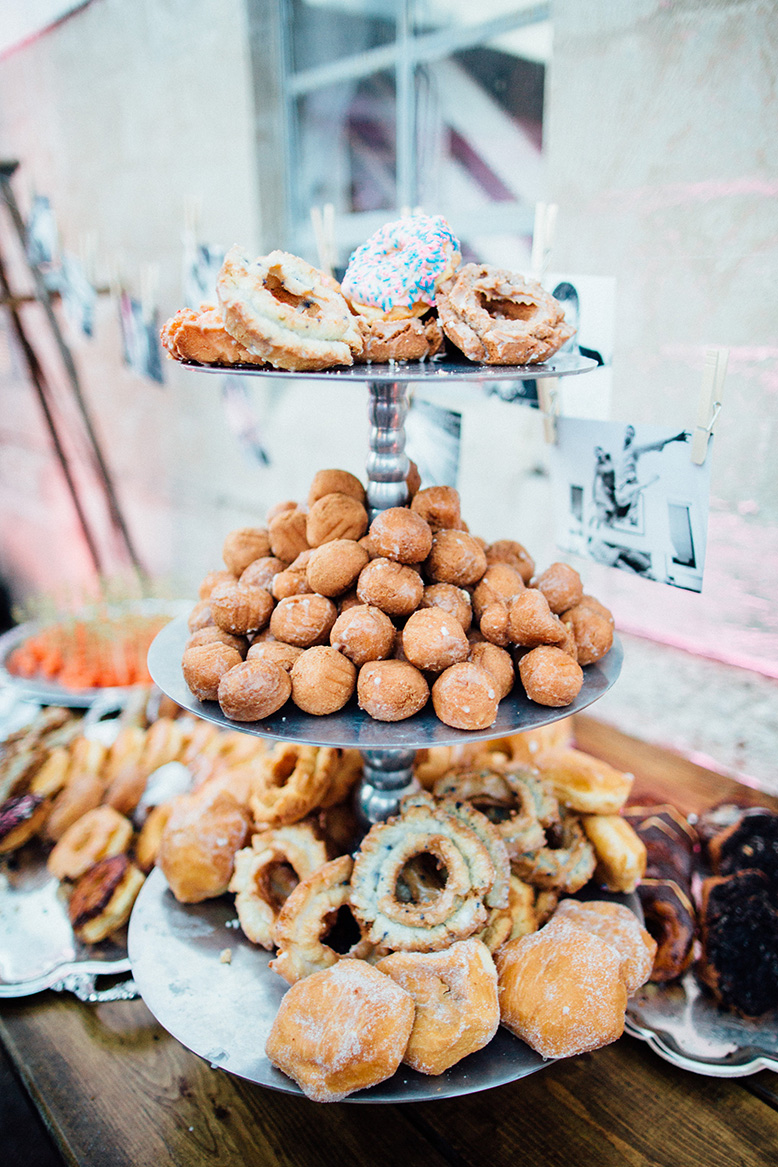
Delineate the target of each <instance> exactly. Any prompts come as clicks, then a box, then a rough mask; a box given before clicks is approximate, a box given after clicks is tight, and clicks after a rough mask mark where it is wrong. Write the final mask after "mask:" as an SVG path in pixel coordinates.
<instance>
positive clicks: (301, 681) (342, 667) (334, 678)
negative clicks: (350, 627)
mask: <svg viewBox="0 0 778 1167" xmlns="http://www.w3.org/2000/svg"><path fill="white" fill-rule="evenodd" d="M356 678H357V670H356V667H355V666H354V665H353V664H352V663H351V661H350V660H348V659H347V658H346V657H345V656H343V654H342V653H340V652H338V650H337V649H336V648H331V647H328V646H324V645H319V646H317V647H314V648H309V649H306V651H305V652H304V653H303V654H302V655H301V656H299V657H298V658H297V660H296V661H295V662H294V665H293V667H292V672H291V682H292V700H293V701H294V703H295V705H296V706H297V707H298V709H302V711H303V712H304V713H310V714H312V715H314V716H317V717H319V716H324V715H326V714H328V713H337V711H338V710H339V709H342V708H343V706H344V705H345V704H346V702H347V701H348V700H349V698H350V697H351V694H352V693H353V692H354V686H355V684H356Z"/></svg>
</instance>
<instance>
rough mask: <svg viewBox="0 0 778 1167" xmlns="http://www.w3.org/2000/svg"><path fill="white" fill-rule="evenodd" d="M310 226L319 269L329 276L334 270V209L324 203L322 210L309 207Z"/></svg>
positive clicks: (331, 205)
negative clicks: (314, 241)
mask: <svg viewBox="0 0 778 1167" xmlns="http://www.w3.org/2000/svg"><path fill="white" fill-rule="evenodd" d="M311 224H312V226H313V237H314V239H315V240H316V253H317V255H318V257H319V268H320V269H321V271H323V272H326V274H327V275H329V276H331V275H332V274H333V272H334V270H335V207H334V206H333V204H332V203H325V204H324V208H323V209H322V208H321V207H311Z"/></svg>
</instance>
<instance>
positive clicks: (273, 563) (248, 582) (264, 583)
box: [238, 555, 286, 592]
mask: <svg viewBox="0 0 778 1167" xmlns="http://www.w3.org/2000/svg"><path fill="white" fill-rule="evenodd" d="M285 567H286V564H285V563H283V562H282V561H281V560H280V559H276V557H275V556H274V555H263V556H262V557H261V559H255V560H254V562H253V563H250V564H249V565H248V567H247V568H246V570H245V571H244V572H243V573H242V574H241V577H240V579H239V580H238V583H241V584H243V586H244V587H248V588H264V589H265V591H266V592H269V591H272V587H273V580H274V579H275V577H276V576H277V575H278V573H279V571H283V570H284V568H285Z"/></svg>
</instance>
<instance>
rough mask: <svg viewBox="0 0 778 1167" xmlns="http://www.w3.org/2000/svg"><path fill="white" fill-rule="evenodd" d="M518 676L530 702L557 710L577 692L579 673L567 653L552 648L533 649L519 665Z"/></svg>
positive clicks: (577, 667)
mask: <svg viewBox="0 0 778 1167" xmlns="http://www.w3.org/2000/svg"><path fill="white" fill-rule="evenodd" d="M519 676H520V677H521V683H522V685H523V686H524V689H525V691H526V694H527V696H528V697H529V699H530V701H534V702H536V704H538V705H549V706H551V707H552V708H560V707H562V706H564V705H569V704H570V702H571V701H574V700H575V698H576V697H577V696H578V694H579V693H580V692H581V688H582V686H583V670H582V668H581V666H580V665H579V664H578V662H577V661H574V660H573V658H572V657H571V656H569V655H568V653H566V652H563V650H562V649H561V648H555V647H554V646H553V645H542V646H539V647H538V648H533V649H532V651H531V652H528V653H527V655H526V656H523V657H522V658H521V660H520V661H519Z"/></svg>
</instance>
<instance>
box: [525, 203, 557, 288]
mask: <svg viewBox="0 0 778 1167" xmlns="http://www.w3.org/2000/svg"><path fill="white" fill-rule="evenodd" d="M558 210H559V208H558V206H557V204H556V203H536V204H535V224H534V227H533V229H532V258H531V260H530V267H531V268H532V278H533V279H535V280H537V281H538V283H541V282H542V280H543V277H544V276H545V274H546V271H547V270H548V262H549V259H550V258H551V249H552V247H553V245H554V232H555V231H556V220H557V211H558Z"/></svg>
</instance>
